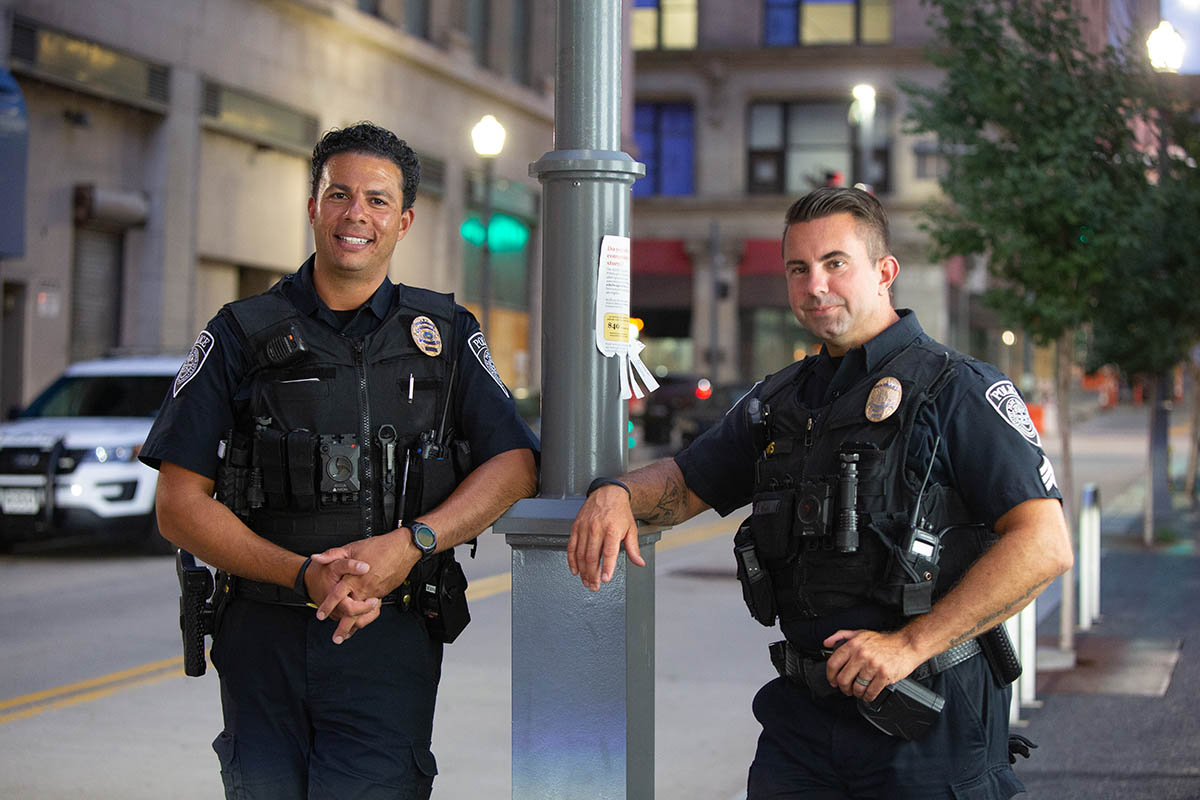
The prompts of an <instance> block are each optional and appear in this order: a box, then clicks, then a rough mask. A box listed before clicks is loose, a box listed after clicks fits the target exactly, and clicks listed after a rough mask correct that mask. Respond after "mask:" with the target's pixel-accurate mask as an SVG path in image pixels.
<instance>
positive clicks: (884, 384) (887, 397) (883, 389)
mask: <svg viewBox="0 0 1200 800" xmlns="http://www.w3.org/2000/svg"><path fill="white" fill-rule="evenodd" d="M901 393H902V392H901V388H900V381H898V380H896V379H895V378H880V379H879V380H878V381H876V382H875V386H874V387H873V388H872V389H871V393H870V394H869V395H867V408H866V415H867V419H869V420H871V422H883V421H884V420H885V419H887V418H888V417H890V416H891V415H892V414H894V413H896V409H897V408H899V407H900V395H901Z"/></svg>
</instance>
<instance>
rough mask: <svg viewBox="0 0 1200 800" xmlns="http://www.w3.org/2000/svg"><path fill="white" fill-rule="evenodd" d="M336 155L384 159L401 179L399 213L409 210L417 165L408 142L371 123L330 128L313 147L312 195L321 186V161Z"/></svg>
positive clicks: (417, 178) (416, 182)
mask: <svg viewBox="0 0 1200 800" xmlns="http://www.w3.org/2000/svg"><path fill="white" fill-rule="evenodd" d="M339 153H366V154H368V155H373V156H379V157H380V158H386V159H388V160H389V161H391V162H392V163H394V164H395V165H396V166H397V167H399V168H400V173H401V175H402V176H403V180H404V186H403V187H402V188H403V190H404V201H403V203H402V204H401V206H402V207H401V209H400V210H401V211H404V210H407V209H409V208H412V204H413V201H414V200H415V199H416V197H417V186H418V185H419V184H420V183H421V162H420V161H418V160H417V154H416V153H414V152H413V149H412V148H411V147H409V146H408V143H407V142H405V141H404V140H403V139H401V138H399V137H397V136H396V134H394V133H392V132H391V131H389V130H387V129H386V128H381V127H379V126H378V125H375V124H374V123H371V122H365V121H364V122H356V123H355V124H353V125H351V126H350V127H348V128H341V129H338V128H333V129H332V130H330V131H327V132H326V133H325V135H324V136H322V137H321V141H319V142H317V146H316V147H314V148H313V154H312V188H311V189H310V190H309V191H311V192H312V196H313V197H316V196H317V186H318V185H319V184H320V183H321V171H322V170H323V169H325V162H326V161H328V160H329V159H330V157H332V156H336V155H338V154H339Z"/></svg>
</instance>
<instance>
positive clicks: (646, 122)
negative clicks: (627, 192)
mask: <svg viewBox="0 0 1200 800" xmlns="http://www.w3.org/2000/svg"><path fill="white" fill-rule="evenodd" d="M633 136H634V140H635V141H636V142H637V145H638V157H639V158H640V159H641V161H642V162H643V163H644V164H645V165H646V177H644V178H642V179H640V180H638V181H636V182H634V184H633V196H634V197H650V196H652V195H676V196H678V195H690V194H692V193H693V192H694V188H693V163H692V161H693V155H692V154H693V151H694V149H695V114H694V112H693V111H692V106H691V104H690V103H638V104H637V105H636V106H635V107H634V110H633Z"/></svg>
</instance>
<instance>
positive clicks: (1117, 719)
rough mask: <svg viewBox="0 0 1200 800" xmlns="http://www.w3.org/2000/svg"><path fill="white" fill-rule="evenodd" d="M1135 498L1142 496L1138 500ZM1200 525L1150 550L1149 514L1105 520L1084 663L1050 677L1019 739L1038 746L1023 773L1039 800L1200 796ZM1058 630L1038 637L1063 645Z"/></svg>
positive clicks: (1080, 647) (1041, 677)
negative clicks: (1097, 594)
mask: <svg viewBox="0 0 1200 800" xmlns="http://www.w3.org/2000/svg"><path fill="white" fill-rule="evenodd" d="M1131 494H1135V495H1138V496H1139V497H1140V496H1141V493H1139V492H1137V491H1136V487H1135V490H1134V491H1133V492H1131ZM1198 523H1200V518H1198V517H1197V515H1195V514H1194V513H1192V512H1188V511H1184V510H1181V511H1180V512H1179V513H1178V522H1177V524H1176V526H1175V530H1176V537H1177V538H1176V539H1175V541H1172V542H1169V543H1164V544H1160V545H1156V546H1155V547H1152V548H1147V547H1145V546H1143V545H1142V543H1141V530H1142V517H1141V514H1140V513H1131V514H1127V515H1122V514H1115V515H1110V518H1109V519H1105V520H1102V531H1103V556H1102V559H1101V585H1100V587H1101V604H1100V608H1101V612H1102V616H1101V619H1100V620H1099V622H1098V624H1096V625H1095V626H1094V627H1093V628H1092V630H1090V631H1088V632H1080V633H1078V634H1077V635H1076V642H1075V644H1076V647H1075V655H1076V665H1075V666H1074V667H1073V668H1071V669H1068V670H1064V671H1061V672H1039V674H1038V692H1037V695H1038V700H1039V701H1040V702H1041V703H1042V705H1041V707H1040V708H1032V709H1026V710H1023V712H1022V717H1023V718H1024V719H1025V720H1026V721H1027V722H1028V725H1027V727H1025V728H1024V729H1016V730H1015V732H1019V733H1022V734H1023V735H1026V736H1028V737H1029V738H1031V739H1033V740H1034V741H1035V742H1037V743H1038V749H1037V750H1036V751H1034V753H1033V756H1032V757H1031V758H1030V759H1029V761H1027V762H1026V761H1022V762H1021V763H1020V764H1018V765H1017V772H1018V775H1019V776H1020V777H1021V780H1023V781H1024V782H1025V785H1026V787H1027V788H1028V790H1029V793H1028V795H1026V796H1028V797H1031V798H1054V800H1076V799H1078V800H1085V799H1086V800H1102V798H1121V799H1122V800H1138V799H1139V798H1145V800H1170V799H1172V798H1179V800H1184V799H1185V798H1186V799H1187V800H1196V798H1200V715H1198V714H1197V713H1196V710H1195V709H1196V707H1197V704H1198V703H1200V654H1198V653H1197V650H1196V647H1197V643H1198V642H1200V613H1198V609H1200V558H1198V557H1197V548H1196V544H1197V541H1196V540H1197V531H1198V529H1200V524H1198ZM1057 634H1058V620H1057V616H1056V615H1055V617H1054V618H1052V619H1048V620H1046V621H1045V622H1043V623H1042V626H1041V627H1040V628H1039V639H1040V640H1041V642H1042V643H1043V645H1047V644H1049V645H1051V646H1053V645H1056V644H1057Z"/></svg>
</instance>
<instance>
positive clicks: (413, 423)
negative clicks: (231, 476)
mask: <svg viewBox="0 0 1200 800" xmlns="http://www.w3.org/2000/svg"><path fill="white" fill-rule="evenodd" d="M285 280H287V279H285ZM280 286H281V284H276V286H275V287H273V288H272V289H271V290H270V291H268V292H267V293H265V294H262V295H257V296H255V297H251V298H247V299H245V300H240V301H237V302H235V303H230V304H228V305H226V306H225V307H224V308H223V309H222V313H224V314H226V315H227V317H228V318H230V319H231V320H232V321H233V322H234V323H235V324H234V326H233V327H234V330H235V331H240V332H241V334H242V338H243V344H244V347H245V353H246V355H247V361H248V363H249V364H250V368H249V372H248V374H247V376H246V378H245V383H244V384H243V387H244V388H246V387H248V390H249V391H248V395H247V393H246V392H244V391H243V392H239V394H240V395H242V396H246V397H247V400H246V403H244V404H243V405H244V408H240V409H239V410H238V414H239V418H238V419H237V422H236V424H237V426H238V430H239V431H240V432H241V434H242V435H243V436H244V437H249V440H250V442H251V444H250V447H251V448H252V456H251V464H252V466H253V469H252V470H251V473H250V474H251V476H252V477H251V479H250V484H251V485H250V487H249V493H250V502H249V516H248V519H247V524H248V525H249V527H250V528H251V529H252V530H254V531H255V532H256V533H258V534H259V535H260V536H262V537H264V538H266V539H268V540H270V541H272V542H274V543H276V544H278V545H280V546H282V547H286V548H287V549H289V550H292V551H294V552H297V553H302V554H308V553H317V552H321V551H323V550H325V549H327V548H329V547H336V546H338V545H342V544H346V543H347V542H351V541H354V540H356V539H361V538H363V537H366V536H372V535H375V534H380V533H386V532H388V531H390V530H393V529H394V528H395V527H396V526H397V524H398V523H399V521H400V520H402V519H403V520H405V521H411V520H413V519H416V518H417V516H419V515H420V514H421V513H423V512H425V511H428V510H429V509H430V508H433V507H434V506H436V505H437V504H438V503H440V502H441V501H442V500H444V499H445V498H446V497H447V496H448V495H449V494H450V492H451V491H452V490H453V489H454V486H455V485H457V483H458V480H460V478H458V477H456V474H455V473H456V470H455V468H454V467H455V462H456V461H457V462H458V463H457V466H458V467H459V469H460V470H461V472H460V473H459V474H462V473H465V468H464V467H465V464H464V462H465V461H466V460H467V459H468V458H469V454H468V453H465V452H459V450H464V449H465V444H455V443H452V439H453V431H452V430H450V428H452V426H453V417H454V415H453V413H452V410H451V409H448V406H447V404H448V402H449V401H448V395H449V393H450V392H451V390H452V386H451V383H452V380H453V372H454V367H455V363H454V362H455V357H456V354H457V351H458V343H457V342H456V341H455V324H454V320H455V305H454V298H453V296H452V295H444V294H439V293H436V292H431V291H427V290H423V289H414V288H411V287H406V286H402V287H400V288H399V289H398V291H399V292H400V302H399V307H398V308H397V309H396V310H395V311H394V312H392V313H391V314H390V315H389V316H388V318H387V319H385V320H384V321H383V322H382V323H380V325H379V326H378V327H377V328H376V329H375V330H374V331H373V332H371V333H370V334H367V335H366V336H365V337H362V338H351V337H347V336H343V335H342V334H340V333H338V332H337V331H335V330H333V329H332V328H330V327H328V326H327V325H325V324H323V323H321V322H318V321H316V320H314V319H312V318H310V317H307V316H305V315H303V314H301V313H299V312H298V311H297V310H296V308H295V307H294V306H293V305H292V304H291V303H290V302H289V301H288V300H287V299H286V297H285V296H284V295H283V293H282V292H281V291H280ZM297 340H299V341H302V342H303V345H302V349H298V348H297V345H296V341H297ZM418 341H421V342H422V343H423V344H424V349H422V347H419V346H418ZM439 343H440V352H436V353H434V354H432V355H431V354H430V353H432V352H433V351H435V350H437V349H438V348H437V346H436V345H437V344H439ZM455 456H457V458H456V457H455ZM255 484H257V485H255Z"/></svg>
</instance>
